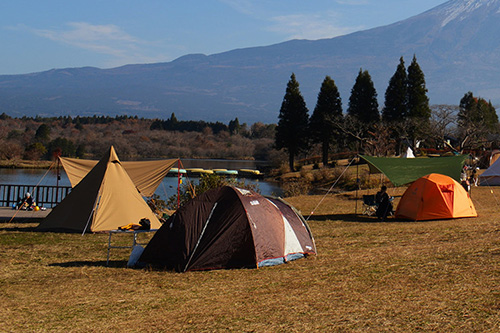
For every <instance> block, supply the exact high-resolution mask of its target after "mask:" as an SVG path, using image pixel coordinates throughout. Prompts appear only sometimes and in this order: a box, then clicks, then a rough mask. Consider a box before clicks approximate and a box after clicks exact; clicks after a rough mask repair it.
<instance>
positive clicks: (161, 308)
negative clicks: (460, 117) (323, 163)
mask: <svg viewBox="0 0 500 333" xmlns="http://www.w3.org/2000/svg"><path fill="white" fill-rule="evenodd" d="M495 191H497V190H496V189H495ZM498 192H500V189H499V190H498ZM400 193H402V189H400V190H398V191H397V192H396V191H392V192H391V194H393V195H394V194H395V195H398V194H400ZM361 194H363V193H359V195H361ZM495 194H496V193H495ZM495 194H494V195H492V194H491V193H490V189H487V188H474V189H473V198H474V201H475V204H476V208H477V210H478V212H479V214H480V217H478V218H475V219H460V220H446V221H431V222H403V221H388V222H384V223H380V222H377V221H376V220H375V219H373V218H367V217H363V216H360V215H355V214H354V210H355V202H356V201H355V200H354V193H348V194H344V195H331V196H328V197H327V198H325V200H324V201H323V202H322V204H321V205H320V206H319V208H317V209H316V210H315V212H314V215H313V216H312V217H311V219H310V221H309V224H310V226H311V228H312V230H313V233H314V236H315V239H316V244H317V248H318V252H319V254H318V255H317V256H315V257H309V258H307V259H305V260H298V261H295V262H292V263H289V264H287V265H281V266H276V267H271V268H264V269H254V270H249V269H245V270H220V271H208V272H189V273H184V274H179V273H172V272H160V271H148V270H132V269H126V268H125V264H126V261H127V259H128V253H127V251H122V252H120V250H114V252H112V257H111V259H112V262H111V264H110V267H106V266H105V262H106V247H107V235H103V234H96V235H85V236H83V237H82V236H80V235H77V234H58V233H35V232H31V231H30V230H31V229H30V227H33V226H34V225H33V224H17V225H9V224H0V245H1V249H2V251H1V266H0V282H1V285H2V289H1V293H0V304H2V305H1V307H2V309H3V311H2V312H3V315H2V319H0V331H73V332H83V331H108V330H109V331H138V330H140V331H170V332H176V331H193V332H198V331H237V332H241V331H244V332H305V331H321V332H324V331H359V332H361V331H362V332H379V331H404V332H407V331H439V332H464V331H465V332H470V331H482V332H484V331H486V332H488V331H490V332H497V331H499V330H500V289H499V286H500V265H499V264H500V222H499V221H498V219H497V216H498V211H499V209H498V208H499V201H500V200H497V199H496V196H495ZM496 195H498V194H496ZM321 198H322V197H320V196H303V197H294V198H289V201H290V202H291V203H293V204H294V205H295V206H296V207H298V208H299V209H301V210H302V212H303V214H304V215H305V216H307V215H308V214H309V212H311V211H312V210H313V209H314V208H315V207H316V205H317V204H318V202H319V201H320V200H321ZM499 198H500V196H499ZM396 200H397V199H396ZM360 206H361V203H360V202H358V212H359V211H360V210H361V207H360ZM117 240H118V239H117ZM121 241H123V242H125V241H127V240H126V239H122V240H121Z"/></svg>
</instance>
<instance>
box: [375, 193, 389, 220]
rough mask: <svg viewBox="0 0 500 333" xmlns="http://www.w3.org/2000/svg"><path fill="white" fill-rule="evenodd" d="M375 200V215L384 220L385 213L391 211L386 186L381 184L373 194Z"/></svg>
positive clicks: (387, 213)
mask: <svg viewBox="0 0 500 333" xmlns="http://www.w3.org/2000/svg"><path fill="white" fill-rule="evenodd" d="M375 202H376V203H377V204H378V208H377V213H376V214H377V217H378V218H379V219H380V220H382V221H385V219H386V218H387V215H389V214H391V213H392V203H391V197H390V196H389V194H387V186H385V185H382V187H381V188H380V191H378V192H377V194H376V195H375Z"/></svg>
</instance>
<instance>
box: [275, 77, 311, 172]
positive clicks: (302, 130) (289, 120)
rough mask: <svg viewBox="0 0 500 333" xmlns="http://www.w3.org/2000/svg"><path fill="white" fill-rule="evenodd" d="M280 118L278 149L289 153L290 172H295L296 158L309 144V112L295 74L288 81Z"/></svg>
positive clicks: (276, 138) (276, 140) (277, 133)
mask: <svg viewBox="0 0 500 333" xmlns="http://www.w3.org/2000/svg"><path fill="white" fill-rule="evenodd" d="M278 118H279V120H278V126H276V137H275V142H276V148H277V149H285V150H286V151H287V152H288V158H289V159H288V162H289V165H290V170H291V171H294V170H295V168H294V160H295V156H296V155H297V154H298V153H300V152H301V151H304V150H306V149H307V148H308V143H309V138H308V127H309V115H308V110H307V107H306V102H305V101H304V98H303V97H302V94H301V93H300V89H299V83H298V82H297V80H296V79H295V74H294V73H292V75H291V77H290V81H288V84H287V87H286V92H285V96H284V97H283V102H282V103H281V109H280V113H279V116H278Z"/></svg>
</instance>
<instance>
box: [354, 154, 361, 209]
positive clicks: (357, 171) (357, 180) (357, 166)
mask: <svg viewBox="0 0 500 333" xmlns="http://www.w3.org/2000/svg"><path fill="white" fill-rule="evenodd" d="M359 184H360V181H359V160H358V163H356V206H355V207H354V214H358V189H359Z"/></svg>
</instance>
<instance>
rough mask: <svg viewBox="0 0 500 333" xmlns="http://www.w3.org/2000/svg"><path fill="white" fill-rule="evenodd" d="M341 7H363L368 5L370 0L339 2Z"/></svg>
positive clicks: (341, 0) (345, 0) (342, 0)
mask: <svg viewBox="0 0 500 333" xmlns="http://www.w3.org/2000/svg"><path fill="white" fill-rule="evenodd" d="M336 2H337V3H338V4H339V5H348V6H362V5H368V4H369V3H370V1H368V0H337V1H336Z"/></svg>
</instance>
